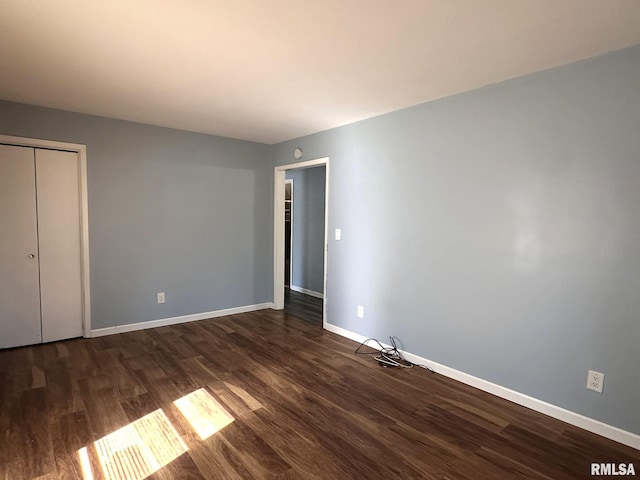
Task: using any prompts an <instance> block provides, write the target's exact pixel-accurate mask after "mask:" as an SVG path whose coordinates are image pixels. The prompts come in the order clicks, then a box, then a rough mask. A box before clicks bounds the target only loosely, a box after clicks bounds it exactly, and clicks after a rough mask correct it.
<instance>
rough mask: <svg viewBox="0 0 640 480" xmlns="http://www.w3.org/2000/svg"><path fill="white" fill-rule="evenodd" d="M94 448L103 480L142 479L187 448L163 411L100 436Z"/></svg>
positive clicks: (152, 413) (155, 412)
mask: <svg viewBox="0 0 640 480" xmlns="http://www.w3.org/2000/svg"><path fill="white" fill-rule="evenodd" d="M95 447H96V452H97V454H98V459H99V460H100V465H101V466H102V471H103V473H104V477H105V480H123V479H127V480H142V479H143V478H146V477H148V476H149V475H151V474H152V473H154V472H156V471H158V470H160V469H161V468H162V467H164V466H165V465H167V464H168V463H169V462H171V461H173V460H175V459H176V458H178V457H179V456H180V455H182V454H183V453H184V452H186V451H187V450H188V448H187V446H186V445H185V443H184V442H183V441H182V438H180V435H178V432H176V429H175V428H174V427H173V425H171V422H170V421H169V419H168V418H167V416H166V414H165V413H164V412H163V411H162V410H156V411H154V412H151V413H150V414H148V415H145V416H144V417H142V418H140V419H139V420H136V421H135V422H133V423H130V424H129V425H127V426H125V427H122V428H121V429H120V430H116V431H115V432H113V433H111V434H109V435H107V436H106V437H102V438H101V439H100V440H98V441H97V442H96V443H95ZM85 480H86V477H85Z"/></svg>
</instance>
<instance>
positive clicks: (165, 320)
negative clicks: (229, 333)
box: [90, 303, 273, 338]
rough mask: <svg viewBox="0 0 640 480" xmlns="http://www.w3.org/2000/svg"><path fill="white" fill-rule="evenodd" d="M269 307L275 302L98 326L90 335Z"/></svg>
mask: <svg viewBox="0 0 640 480" xmlns="http://www.w3.org/2000/svg"><path fill="white" fill-rule="evenodd" d="M267 308H273V303H258V304H257V305H246V306H244V307H235V308H226V309H224V310H214V311H212V312H203V313H194V314H191V315H183V316H181V317H171V318H161V319H159V320H150V321H148V322H139V323H130V324H127V325H117V326H115V327H107V328H98V329H95V330H91V334H90V337H92V338H93V337H103V336H105V335H115V334H116V333H125V332H133V331H135V330H145V329H147V328H156V327H165V326H167V325H176V324H178V323H185V322H194V321H196V320H206V319H207V318H215V317H224V316H225V315H234V314H236V313H245V312H255V311H256V310H264V309H267Z"/></svg>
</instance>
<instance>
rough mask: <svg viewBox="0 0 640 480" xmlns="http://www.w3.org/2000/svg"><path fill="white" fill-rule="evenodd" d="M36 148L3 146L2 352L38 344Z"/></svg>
mask: <svg viewBox="0 0 640 480" xmlns="http://www.w3.org/2000/svg"><path fill="white" fill-rule="evenodd" d="M34 166H35V164H34V151H33V148H26V147H13V146H7V145H0V348H5V347H18V346H21V345H30V344H34V343H40V342H41V341H42V335H41V330H40V291H39V285H38V231H37V223H36V190H35V168H34Z"/></svg>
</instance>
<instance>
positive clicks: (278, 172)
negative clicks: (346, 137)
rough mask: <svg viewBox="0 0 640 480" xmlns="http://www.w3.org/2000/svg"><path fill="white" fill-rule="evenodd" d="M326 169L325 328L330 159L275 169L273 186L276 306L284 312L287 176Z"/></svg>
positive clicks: (274, 288) (325, 314)
mask: <svg viewBox="0 0 640 480" xmlns="http://www.w3.org/2000/svg"><path fill="white" fill-rule="evenodd" d="M322 165H324V166H325V183H324V278H323V285H322V286H323V289H324V292H325V295H324V296H323V299H324V301H323V305H322V326H323V328H326V325H327V295H326V292H327V263H328V257H329V243H328V242H329V157H322V158H317V159H315V160H307V161H305V162H298V163H290V164H287V165H280V166H277V167H275V168H274V184H273V187H274V188H273V199H274V200H273V202H274V203H273V304H274V307H273V308H274V309H275V310H282V309H283V308H284V208H282V205H283V204H284V181H285V172H286V171H287V170H293V169H297V168H312V167H319V166H322Z"/></svg>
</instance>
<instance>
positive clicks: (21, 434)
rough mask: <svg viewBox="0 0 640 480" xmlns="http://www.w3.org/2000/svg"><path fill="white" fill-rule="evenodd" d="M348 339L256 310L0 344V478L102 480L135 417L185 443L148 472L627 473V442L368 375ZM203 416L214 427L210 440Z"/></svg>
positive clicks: (459, 479) (372, 369) (459, 388)
mask: <svg viewBox="0 0 640 480" xmlns="http://www.w3.org/2000/svg"><path fill="white" fill-rule="evenodd" d="M356 347H357V344H356V343H354V342H352V341H350V340H348V339H345V338H343V337H339V336H337V335H334V334H332V333H329V332H327V331H324V330H322V329H321V328H319V327H318V326H317V325H314V324H313V323H311V322H308V321H305V320H301V319H299V318H298V317H296V316H295V315H292V314H289V313H287V312H283V311H273V310H264V311H259V312H249V313H246V314H239V315H231V316H226V317H220V318H216V319H212V320H203V321H198V322H191V323H186V324H181V325H172V326H168V327H161V328H157V329H151V330H145V331H137V332H130V333H124V334H118V335H112V336H108V337H100V338H95V339H75V340H70V341H66V342H54V343H51V344H47V345H39V346H30V347H23V348H17V349H9V350H3V351H0V480H14V479H18V480H19V479H23V478H24V479H32V478H38V477H40V478H51V479H67V478H69V479H74V478H79V479H80V478H82V471H81V464H80V457H79V455H78V451H79V450H81V449H84V450H82V451H83V452H84V454H85V455H86V458H87V459H88V461H89V464H90V466H91V469H92V472H93V475H94V480H101V479H105V475H104V474H103V472H102V466H101V462H100V459H99V455H98V451H97V449H96V442H99V441H100V440H101V439H102V438H103V437H105V436H107V435H110V434H112V433H113V432H115V431H117V430H118V429H120V428H122V427H125V426H127V425H131V424H136V422H137V421H138V420H139V419H141V418H143V417H145V418H146V416H148V415H149V414H153V415H163V417H162V418H165V419H166V420H164V421H165V423H166V422H168V423H166V424H167V425H170V430H171V431H172V432H173V433H171V435H173V436H174V440H172V441H173V442H174V443H175V442H180V441H182V442H184V445H185V448H187V449H188V450H187V451H186V452H184V453H182V454H179V455H178V456H177V457H176V458H173V457H171V458H172V459H171V460H169V461H168V464H167V465H165V466H163V467H162V468H160V469H159V470H157V471H155V472H153V473H151V475H150V477H149V478H152V479H157V480H169V479H194V480H195V479H217V478H219V479H224V480H229V479H230V480H237V479H255V478H273V479H296V480H298V479H312V480H320V479H333V478H344V479H350V478H353V479H362V478H367V479H373V480H375V479H387V478H400V479H402V478H407V479H408V478H411V479H413V478H416V479H417V478H420V479H434V480H435V479H438V480H442V479H456V480H467V479H468V480H471V479H485V478H486V479H495V478H500V479H502V478H505V479H506V478H532V479H537V480H548V479H559V480H562V479H575V478H588V477H589V475H588V473H589V468H590V464H591V462H598V463H599V462H613V463H621V462H624V463H626V464H628V463H634V464H635V466H636V469H637V470H638V471H640V451H638V450H634V449H632V448H629V447H626V446H624V445H620V444H617V443H615V442H612V441H610V440H607V439H604V438H602V437H599V436H597V435H593V434H591V433H588V432H585V431H584V430H581V429H579V428H577V427H573V426H571V425H567V424H565V423H563V422H561V421H559V420H555V419H552V418H549V417H546V416H544V415H541V414H538V413H536V412H533V411H531V410H529V409H526V408H523V407H520V406H518V405H515V404H513V403H511V402H508V401H505V400H503V399H500V398H498V397H494V396H492V395H490V394H488V393H486V392H482V391H479V390H477V389H474V388H472V387H469V386H466V385H463V384H460V383H459V382H456V381H454V380H452V379H449V378H446V377H443V376H440V375H437V374H433V373H431V372H429V371H427V370H424V369H420V368H414V369H402V370H400V369H386V368H381V367H379V366H378V365H377V364H376V362H375V361H373V360H372V359H371V358H370V357H368V356H364V355H355V354H354V350H355V348H356ZM199 389H203V392H205V393H204V394H203V395H205V396H206V395H208V396H209V397H210V398H211V399H213V400H212V401H213V402H214V403H212V404H211V405H209V406H208V407H206V408H207V409H208V410H206V411H202V412H198V411H196V412H195V413H194V412H191V413H190V414H189V415H190V418H189V419H188V418H187V417H186V416H185V415H186V414H185V413H183V412H182V411H181V410H180V409H179V408H178V406H177V405H178V404H179V402H176V401H177V400H181V401H183V400H184V399H185V398H187V399H188V398H192V395H193V394H194V392H196V391H198V390H199ZM209 397H206V398H209ZM198 398H199V397H198ZM203 398H204V397H203ZM174 402H176V403H174ZM215 402H217V403H215ZM190 408H191V407H190ZM193 408H195V407H193ZM216 409H218V410H216ZM220 409H223V410H224V412H223V413H219V414H218V413H216V412H218V411H220V412H222V410H220ZM207 412H208V413H207ZM153 415H152V416H153ZM215 415H222V416H221V417H220V418H222V419H225V418H226V419H227V420H226V421H225V422H224V423H221V424H220V425H222V428H221V429H220V430H219V431H217V432H216V433H213V431H214V430H215V428H213V427H215V425H214V424H211V422H213V421H214V420H213V419H215V418H218V417H216V416H215ZM228 415H230V416H231V417H233V421H232V422H231V423H228V422H229V417H228ZM191 417H192V418H191ZM227 423H228V424H227ZM167 428H169V427H167ZM202 428H204V429H205V431H208V432H211V433H208V434H207V435H208V436H205V437H203V438H201V436H200V434H201V433H202V431H201V430H198V429H202ZM211 428H213V430H211ZM216 428H219V427H216ZM207 429H209V430H207ZM199 432H200V433H199ZM163 435H167V433H166V432H165V433H164V434H162V435H160V436H163ZM176 435H177V437H175V436H176ZM145 438H146V440H145V442H146V441H150V442H153V436H149V435H148V434H147V435H145ZM114 448H120V447H114ZM122 448H123V450H122V452H121V454H118V455H119V456H118V458H122V459H125V458H126V455H125V450H126V449H125V448H124V446H123V447H122ZM128 448H129V451H133V450H132V448H133V449H134V447H131V446H130V447H128ZM135 448H138V447H135ZM162 448H164V447H160V446H156V447H154V449H155V450H154V449H152V450H151V451H158V452H160V451H164V450H162ZM121 461H122V462H125V460H121ZM138 461H141V460H138ZM138 466H140V465H138ZM118 468H120V469H121V471H123V472H124V471H126V470H128V471H132V469H134V468H136V467H135V465H129V466H127V465H126V463H122V465H121V466H120V467H118ZM122 478H125V477H122Z"/></svg>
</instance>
